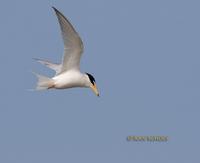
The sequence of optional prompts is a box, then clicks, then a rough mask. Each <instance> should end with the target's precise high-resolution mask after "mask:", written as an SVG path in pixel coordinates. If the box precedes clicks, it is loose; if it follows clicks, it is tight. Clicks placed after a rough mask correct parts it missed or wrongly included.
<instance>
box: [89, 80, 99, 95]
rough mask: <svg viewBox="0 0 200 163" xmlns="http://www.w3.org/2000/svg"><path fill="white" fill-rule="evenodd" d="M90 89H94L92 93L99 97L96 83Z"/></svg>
mask: <svg viewBox="0 0 200 163" xmlns="http://www.w3.org/2000/svg"><path fill="white" fill-rule="evenodd" d="M90 88H91V89H92V91H93V92H94V93H95V94H96V95H97V96H99V92H98V89H97V86H96V84H95V83H94V85H91V86H90Z"/></svg>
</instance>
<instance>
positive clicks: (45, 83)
mask: <svg viewBox="0 0 200 163" xmlns="http://www.w3.org/2000/svg"><path fill="white" fill-rule="evenodd" d="M33 74H34V75H35V76H36V77H37V78H38V82H37V86H36V90H46V89H50V88H53V87H54V80H53V79H51V78H48V77H46V76H43V75H39V74H37V73H35V72H33Z"/></svg>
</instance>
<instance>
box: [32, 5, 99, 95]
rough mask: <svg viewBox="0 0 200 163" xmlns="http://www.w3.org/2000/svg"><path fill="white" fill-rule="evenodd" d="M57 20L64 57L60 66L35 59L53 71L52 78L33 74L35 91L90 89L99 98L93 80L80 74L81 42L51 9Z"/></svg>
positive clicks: (68, 23)
mask: <svg viewBox="0 0 200 163" xmlns="http://www.w3.org/2000/svg"><path fill="white" fill-rule="evenodd" d="M52 8H53V9H54V11H55V13H56V16H57V18H58V22H59V25H60V29H61V34H62V38H63V42H64V55H63V59H62V63H61V64H55V63H51V62H49V61H45V60H41V59H36V58H35V60H36V61H38V62H39V63H41V64H43V65H46V66H47V67H48V68H50V69H53V70H54V71H55V75H54V77H52V78H49V77H46V76H43V75H39V74H37V73H34V74H35V75H36V76H37V78H38V82H37V87H36V90H47V89H66V88H73V87H86V88H91V89H92V91H93V92H94V93H95V94H96V95H97V96H99V92H98V89H97V86H96V82H95V78H94V77H93V76H92V75H91V74H89V73H81V72H80V59H81V55H82V53H83V42H82V40H81V38H80V36H79V34H78V33H77V32H76V30H75V29H74V28H73V26H72V24H71V23H70V22H69V20H67V18H66V17H65V16H64V15H63V14H62V13H61V12H60V11H58V10H57V9H56V8H55V7H52Z"/></svg>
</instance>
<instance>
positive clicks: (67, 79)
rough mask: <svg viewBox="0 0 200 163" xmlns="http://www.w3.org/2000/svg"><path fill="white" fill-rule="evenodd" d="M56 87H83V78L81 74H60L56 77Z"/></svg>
mask: <svg viewBox="0 0 200 163" xmlns="http://www.w3.org/2000/svg"><path fill="white" fill-rule="evenodd" d="M54 80H55V84H54V88H56V89H66V88H73V87H83V84H82V82H81V78H80V77H79V76H64V75H63V76H58V77H57V78H55V79H54Z"/></svg>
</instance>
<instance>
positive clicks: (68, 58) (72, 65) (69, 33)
mask: <svg viewBox="0 0 200 163" xmlns="http://www.w3.org/2000/svg"><path fill="white" fill-rule="evenodd" d="M53 9H54V11H55V13H56V16H57V18H58V21H59V24H60V29H61V34H62V38H63V41H64V56H63V60H62V66H61V70H60V73H62V72H64V71H68V70H70V69H78V70H79V68H80V59H81V54H82V52H83V43H82V40H81V38H80V37H79V35H78V33H77V32H76V31H75V29H74V28H73V26H72V25H71V23H70V22H69V21H68V20H67V19H66V17H65V16H64V15H63V14H62V13H61V12H60V11H58V10H57V9H56V8H54V7H53Z"/></svg>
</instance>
